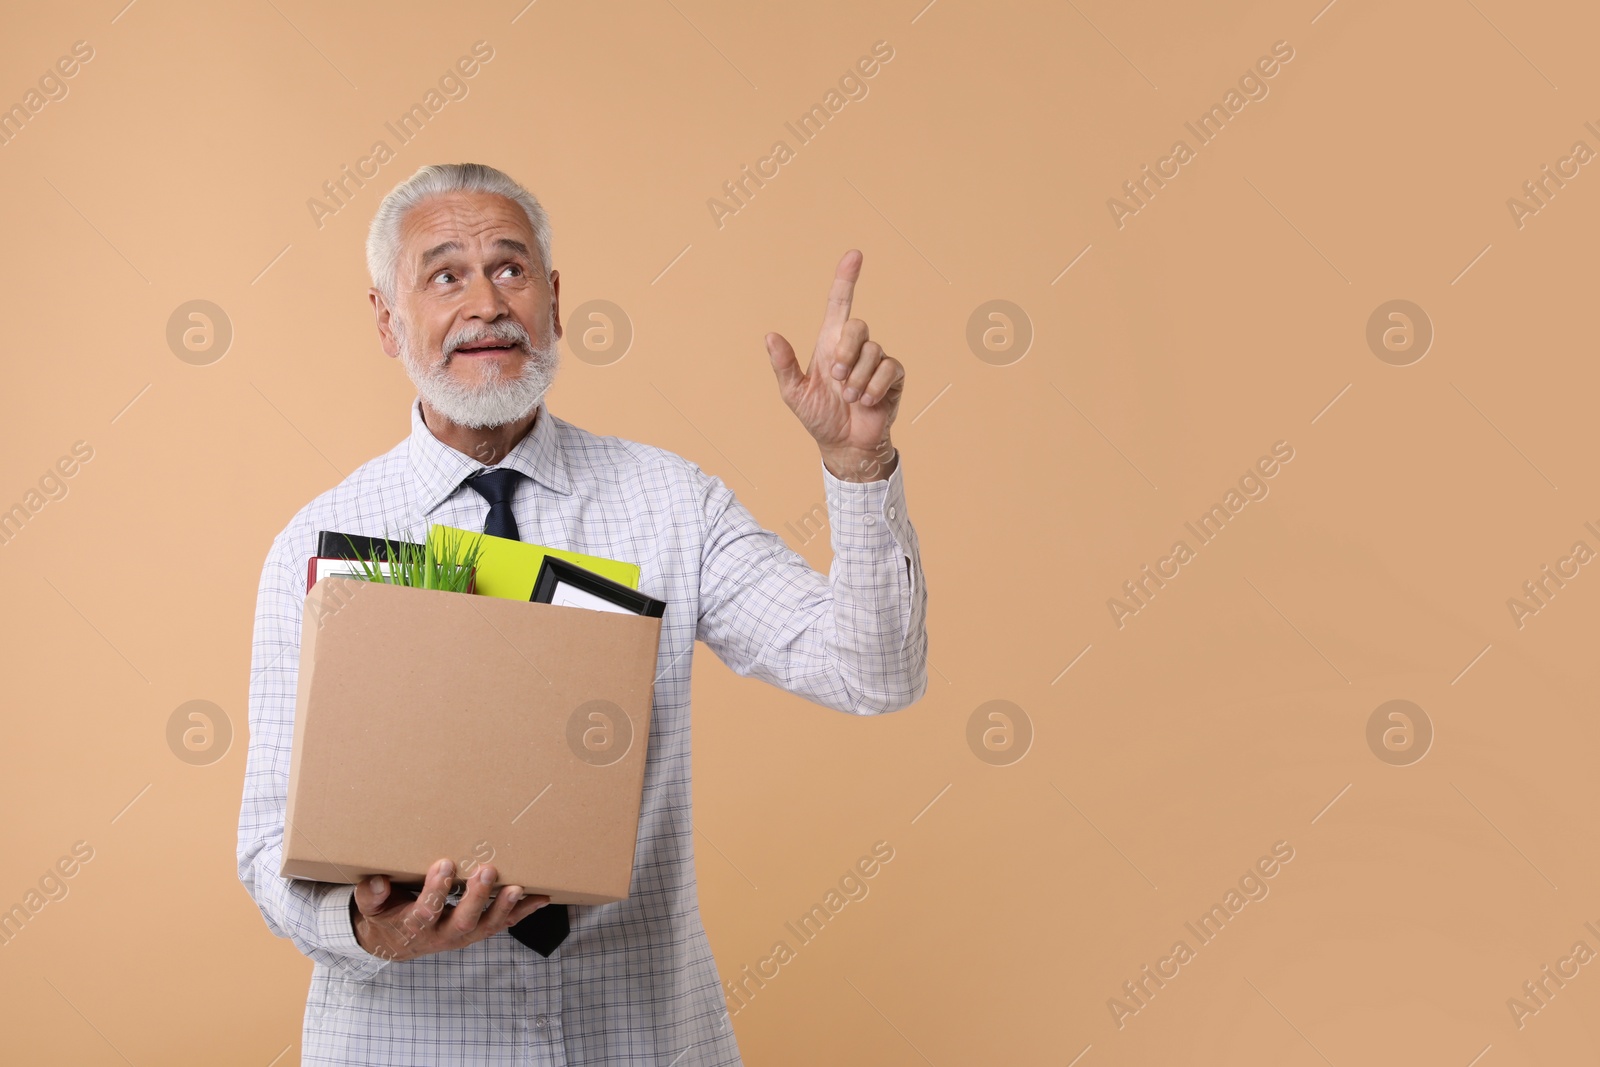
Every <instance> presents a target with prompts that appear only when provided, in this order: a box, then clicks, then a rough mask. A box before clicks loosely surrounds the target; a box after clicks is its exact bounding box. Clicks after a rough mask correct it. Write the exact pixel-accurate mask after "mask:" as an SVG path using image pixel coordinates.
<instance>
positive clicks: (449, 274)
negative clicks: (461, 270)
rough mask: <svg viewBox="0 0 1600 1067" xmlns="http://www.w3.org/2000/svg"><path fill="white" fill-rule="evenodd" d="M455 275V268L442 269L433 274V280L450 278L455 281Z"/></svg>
mask: <svg viewBox="0 0 1600 1067" xmlns="http://www.w3.org/2000/svg"><path fill="white" fill-rule="evenodd" d="M455 276H456V272H455V271H453V270H442V271H440V272H439V273H438V274H435V275H434V276H433V280H434V281H440V280H441V279H450V280H452V281H453V280H454V279H455Z"/></svg>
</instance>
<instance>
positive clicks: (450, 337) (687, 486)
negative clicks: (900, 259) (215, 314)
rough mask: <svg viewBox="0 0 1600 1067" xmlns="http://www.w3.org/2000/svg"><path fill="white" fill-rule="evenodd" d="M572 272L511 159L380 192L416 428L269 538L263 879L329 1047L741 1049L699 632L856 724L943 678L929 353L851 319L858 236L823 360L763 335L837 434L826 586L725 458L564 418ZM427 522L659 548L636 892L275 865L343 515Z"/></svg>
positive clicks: (787, 393) (813, 418)
mask: <svg viewBox="0 0 1600 1067" xmlns="http://www.w3.org/2000/svg"><path fill="white" fill-rule="evenodd" d="M550 263H551V259H550V226H549V222H548V220H547V219H546V216H545V213H544V210H543V209H542V208H541V207H540V205H539V202H538V201H537V200H536V199H535V198H534V197H533V196H532V195H530V194H529V193H528V192H527V191H526V190H525V189H523V188H522V186H520V185H519V184H517V183H516V182H515V181H514V180H512V179H511V178H509V177H508V176H506V175H505V174H503V173H501V172H500V171H498V170H495V169H493V168H491V167H487V166H483V165H481V164H455V165H445V166H429V167H423V168H422V169H421V170H419V171H418V172H417V173H416V174H414V175H412V176H411V177H410V178H408V179H407V180H406V181H404V182H402V183H401V184H400V185H398V186H397V187H396V188H395V189H394V190H393V191H392V192H390V193H389V195H388V196H387V197H385V198H384V200H383V202H382V204H381V205H379V208H378V211H377V214H376V216H375V217H374V219H373V221H372V227H371V231H370V233H369V235H368V238H367V265H368V269H369V270H370V272H371V275H372V286H373V287H372V289H370V290H369V296H370V299H371V301H372V306H373V309H374V312H375V315H376V318H377V328H378V334H379V336H380V338H381V339H382V342H383V350H384V351H385V352H386V353H387V354H388V355H390V356H392V357H398V358H399V359H400V360H401V362H402V363H403V364H404V365H405V368H406V372H407V373H408V375H409V376H410V378H411V380H412V382H413V383H414V384H415V385H416V389H417V394H418V397H417V399H416V400H415V401H413V403H412V406H411V433H410V436H409V437H407V438H406V439H405V440H404V441H402V442H400V443H399V444H398V445H396V446H395V447H394V448H393V449H391V450H390V451H388V452H387V453H385V454H383V455H381V456H379V457H377V458H376V459H373V460H371V461H370V462H368V463H365V464H363V465H362V466H361V467H360V468H359V469H357V470H356V471H355V472H354V473H353V474H351V475H350V476H349V477H348V478H346V479H345V480H344V481H343V482H341V483H339V484H338V485H337V486H335V487H334V488H332V489H330V490H328V491H327V492H325V493H323V494H321V495H320V496H318V497H317V498H316V499H314V500H312V501H311V502H310V503H309V504H307V505H306V506H305V507H304V508H302V509H301V510H300V512H299V513H298V514H296V515H295V516H294V518H293V519H292V520H291V521H290V522H289V524H288V526H287V527H285V528H284V529H283V531H282V532H280V533H279V534H278V535H277V537H276V538H275V539H274V540H273V543H272V547H271V550H270V551H269V552H268V554H267V559H266V564H265V567H264V568H263V571H262V575H261V585H260V589H259V594H258V601H257V608H256V621H255V636H254V643H253V648H252V656H251V675H250V752H249V759H248V765H247V768H246V772H245V783H244V798H243V803H242V806H241V811H240V817H239V850H238V861H239V877H240V879H241V881H243V883H244V885H245V887H246V888H247V889H248V890H249V892H250V894H251V896H252V897H253V898H254V899H255V901H256V904H257V905H258V906H259V907H260V909H261V913H262V915H263V916H264V917H265V919H266V922H267V926H268V927H269V928H270V929H271V930H272V932H273V933H275V934H277V935H278V936H280V937H287V938H290V939H291V940H292V941H293V942H294V944H295V945H296V946H297V947H298V948H299V949H300V950H301V951H302V952H304V953H305V954H306V955H307V956H309V957H310V958H311V959H312V960H313V963H314V965H313V968H312V977H311V988H310V991H309V994H308V996H307V1002H306V1012H305V1022H304V1033H303V1042H302V1048H301V1062H303V1063H305V1064H308V1065H309V1064H363V1065H367V1067H376V1065H379V1064H432V1065H441V1064H463V1065H466V1064H473V1065H488V1064H494V1065H498V1064H506V1065H510V1064H570V1065H580V1064H596V1065H598V1064H606V1065H611V1067H615V1065H619V1064H638V1065H641V1067H642V1065H645V1064H649V1065H651V1067H664V1065H666V1064H673V1065H674V1067H692V1065H726V1064H738V1063H740V1062H741V1061H740V1058H739V1049H738V1045H737V1043H736V1042H735V1040H734V1036H733V1031H732V1025H731V1023H730V1022H729V1018H728V1014H727V1011H726V1008H725V1006H724V1002H723V1000H724V998H723V991H722V987H721V986H720V984H719V983H718V979H717V970H716V966H715V964H714V962H713V960H712V957H711V951H710V947H709V946H708V944H707V942H706V935H705V928H704V927H703V926H702V925H701V921H700V910H699V900H698V896H697V894H696V890H695V875H694V840H693V826H694V823H693V819H692V814H691V808H690V796H691V792H690V781H689V768H690V746H689V737H690V732H689V724H690V717H689V693H690V688H689V678H690V662H691V659H692V652H693V649H694V642H695V641H696V640H697V639H698V640H701V641H704V642H705V643H706V645H707V646H708V647H709V648H710V649H711V650H712V651H713V652H715V653H716V654H717V656H718V657H719V658H721V659H722V661H723V662H724V663H726V664H728V666H729V667H731V668H732V669H733V670H734V671H735V672H737V673H738V674H740V675H744V676H750V675H753V676H755V677H757V678H761V679H764V680H765V681H768V682H771V683H772V684H774V685H777V686H780V687H782V688H783V689H786V690H788V691H789V692H791V693H797V694H799V695H801V696H804V697H806V698H807V699H809V700H812V701H814V702H816V703H818V704H822V705H825V706H827V707H830V708H834V709H837V710H839V711H845V712H850V713H852V714H857V715H873V714H878V713H881V712H886V711H893V710H896V709H898V708H901V707H904V706H906V705H908V704H910V703H912V702H914V701H915V700H917V699H918V698H919V697H920V696H921V695H922V693H923V692H924V690H925V689H926V688H927V672H926V668H925V664H926V661H927V634H926V631H925V629H924V620H925V617H926V611H927V591H926V589H925V588H924V585H923V578H922V564H921V558H920V555H919V553H918V548H917V538H916V534H915V532H914V531H913V530H912V527H911V522H910V519H909V517H908V516H907V514H906V504H905V495H904V490H903V487H902V484H901V471H900V457H899V454H898V452H897V451H896V449H895V448H894V446H893V445H892V444H891V443H890V440H889V428H890V425H891V424H892V423H893V422H894V418H895V413H896V410H897V409H898V407H899V402H900V396H901V391H902V388H903V382H904V377H905V372H904V368H903V367H902V366H901V365H900V363H899V362H898V361H896V360H895V359H892V358H891V357H889V356H887V355H885V354H884V351H883V348H882V347H881V346H880V345H879V344H878V342H876V341H873V340H870V339H869V338H868V332H867V324H866V323H865V322H862V321H861V320H860V319H853V318H851V317H850V305H851V297H852V294H853V292H854V289H855V283H856V279H857V278H858V276H859V274H860V271H861V254H860V253H859V252H857V251H855V250H853V249H852V250H851V251H849V252H846V253H845V255H844V257H843V258H842V259H841V260H840V261H839V265H838V268H837V271H836V273H835V277H834V279H833V284H832V289H831V290H830V291H829V293H828V300H827V308H826V311H825V313H824V316H823V321H822V331H821V335H820V336H819V337H818V339H817V343H816V347H815V349H814V350H813V353H812V356H811V359H810V361H809V365H808V366H807V367H806V368H805V369H804V370H802V369H801V368H800V366H799V362H798V360H797V359H796V357H795V353H794V349H793V348H792V347H791V346H790V344H789V342H788V341H786V340H785V339H784V338H783V337H782V336H780V335H779V334H776V333H772V334H768V335H767V336H766V347H767V354H768V357H769V359H770V361H771V364H772V368H773V371H774V373H775V374H776V377H777V382H778V392H779V395H780V396H781V397H782V399H783V402H784V403H785V404H786V405H787V406H788V408H789V409H790V410H791V411H792V412H793V413H794V414H795V415H796V416H797V417H798V418H799V420H800V422H801V424H802V425H804V427H805V428H806V430H807V431H808V432H809V433H810V434H811V436H812V437H813V438H815V440H816V442H817V446H818V448H819V449H820V452H821V457H820V459H821V462H820V466H821V468H822V470H821V476H822V482H823V487H824V491H825V494H826V500H827V507H828V522H829V526H830V530H831V539H832V547H833V554H834V559H833V565H832V567H831V568H830V571H829V575H828V576H827V577H826V578H824V577H823V576H822V575H821V574H819V573H818V572H816V571H815V570H813V569H812V568H811V567H810V566H809V565H808V564H807V563H806V562H805V560H804V559H803V558H802V557H801V556H800V555H798V554H797V553H796V552H794V551H793V550H791V549H790V548H789V547H788V546H787V545H786V544H785V543H784V542H783V541H782V539H780V538H779V537H778V536H777V535H776V534H773V533H771V532H770V531H768V530H765V529H763V528H762V527H761V526H760V525H759V524H758V523H757V522H756V521H755V519H754V518H753V517H752V516H751V515H750V513H749V511H748V510H746V508H745V507H744V505H743V504H741V503H740V502H739V501H738V500H737V499H736V498H735V497H734V494H733V493H732V491H730V490H729V489H728V487H727V486H726V485H724V484H723V482H722V480H721V479H720V478H718V477H716V476H715V475H710V474H706V473H705V472H704V471H702V470H701V469H700V468H699V467H698V466H696V465H695V464H694V463H692V462H690V461H688V460H686V459H684V458H682V457H680V456H677V455H675V454H673V453H671V452H668V451H666V450H664V449H661V448H655V447H652V446H650V445H644V444H638V443H636V442H633V441H628V440H624V439H621V438H617V437H601V436H597V435H595V434H592V433H589V432H588V431H586V430H583V429H580V428H579V427H577V426H574V425H572V424H571V423H568V422H564V421H562V420H561V419H560V418H559V417H557V416H556V415H554V414H553V413H552V412H551V411H550V409H549V407H548V405H547V404H546V403H545V394H546V391H547V390H548V389H549V387H550V383H551V381H552V379H553V378H554V376H555V372H556V367H557V363H558V347H557V346H558V342H559V339H560V337H561V335H562V329H561V320H560V303H559V299H560V292H561V279H560V276H559V274H558V273H557V272H556V271H555V270H554V269H552V268H551V266H550ZM431 523H443V524H445V525H449V526H457V527H465V528H469V529H485V530H487V531H489V532H498V533H501V534H502V535H505V536H513V537H520V538H521V539H522V540H525V541H531V542H535V543H538V544H543V545H550V546H554V547H560V548H566V549H571V550H574V551H579V552H585V553H590V554H594V555H599V556H607V557H611V558H615V559H623V560H628V561H631V562H635V563H638V564H639V565H640V569H641V576H640V588H641V590H643V591H644V592H646V593H649V594H650V595H651V596H654V597H656V598H657V599H659V600H663V601H665V602H666V603H667V605H668V607H667V610H666V615H665V617H664V619H663V620H662V627H661V644H660V649H659V658H658V661H657V678H656V683H655V699H654V703H653V706H652V709H651V719H650V737H649V749H648V760H647V764H646V768H645V777H644V797H643V803H642V807H641V809H640V813H639V833H638V845H637V849H636V852H635V858H634V873H633V881H632V885H631V887H630V889H629V895H628V898H627V899H626V900H623V901H620V902H618V903H614V904H606V905H603V906H593V907H588V906H585V907H579V906H569V905H562V904H549V903H548V898H547V897H544V896H533V895H523V893H522V890H521V887H519V886H502V887H500V890H499V892H498V893H497V894H496V896H495V899H494V900H493V901H492V902H490V900H489V897H490V893H491V888H492V886H493V885H494V882H495V879H496V872H495V870H494V868H493V866H492V864H490V865H486V866H485V867H484V868H483V869H482V870H480V871H475V872H473V875H474V876H473V877H472V878H470V879H468V880H467V883H466V888H465V891H464V895H463V896H462V897H461V899H460V902H459V903H458V904H455V905H454V906H450V905H449V904H448V903H447V902H446V900H445V896H444V894H445V892H446V891H447V890H448V889H449V888H450V887H451V885H452V884H453V882H454V881H455V873H456V872H455V871H454V869H453V868H452V866H451V863H450V861H449V860H448V859H441V860H440V861H438V862H437V863H436V864H435V865H434V866H433V868H432V870H431V871H430V872H429V874H428V878H427V881H426V883H425V885H424V886H423V887H422V890H421V891H420V893H419V894H415V895H414V894H413V893H412V892H408V891H406V890H405V889H403V888H400V887H393V886H391V885H390V884H389V883H388V880H387V879H385V878H381V877H373V878H370V879H367V880H365V881H363V882H362V883H360V884H358V885H357V886H355V887H351V886H349V885H335V884H329V883H321V882H309V881H301V880H295V879H289V878H283V877H280V876H279V874H278V870H279V865H280V862H281V859H282V854H283V820H284V804H285V795H286V791H287V787H288V779H289V757H290V745H291V738H292V735H293V729H294V704H295V683H296V674H297V669H298V660H299V641H300V624H301V614H302V610H303V607H304V600H305V585H304V575H305V567H306V560H307V559H308V557H310V556H311V555H313V554H314V550H315V539H316V534H317V531H318V530H323V529H328V530H341V531H345V532H350V533H365V534H369V535H373V536H384V535H387V534H389V533H391V532H393V531H396V530H399V531H408V532H409V536H410V538H411V539H412V540H422V539H423V537H424V536H425V535H426V531H427V529H428V526H429V524H431ZM402 536H405V535H404V534H403V535H402ZM497 654H498V653H496V652H495V651H494V650H492V649H486V650H485V655H497ZM439 728H440V729H441V730H449V729H455V728H457V727H456V726H455V724H453V723H450V722H448V721H444V720H441V721H440V723H439ZM498 743H500V741H499V739H498V738H494V737H485V738H483V744H484V745H485V746H491V745H495V744H498ZM394 788H395V789H397V790H400V789H420V790H423V791H427V790H432V789H470V788H472V786H471V783H470V782H395V783H394Z"/></svg>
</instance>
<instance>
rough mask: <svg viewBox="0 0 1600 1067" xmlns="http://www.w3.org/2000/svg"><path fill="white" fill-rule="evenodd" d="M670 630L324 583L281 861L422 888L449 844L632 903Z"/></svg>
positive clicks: (586, 898)
mask: <svg viewBox="0 0 1600 1067" xmlns="http://www.w3.org/2000/svg"><path fill="white" fill-rule="evenodd" d="M660 638H661V620H660V619H656V618H649V617H647V616H643V615H632V614H619V613H613V612H603V611H590V610H585V609H583V608H573V607H557V606H554V605H550V604H535V603H530V602H527V601H517V600H505V599H500V598H496V597H488V596H478V595H472V594H467V593H453V592H445V591H441V590H432V589H413V588H408V587H404V586H394V585H386V584H383V583H377V582H364V581H358V580H354V579H349V578H339V577H332V576H330V577H327V578H323V579H322V580H321V581H319V582H317V584H316V585H315V586H314V587H313V588H312V590H311V592H310V593H308V594H307V595H306V605H305V618H304V621H303V626H302V633H301V644H300V677H299V689H298V692H297V694H296V701H295V724H294V749H293V755H292V757H291V762H290V767H289V795H288V808H287V812H286V817H285V820H284V835H283V842H284V844H283V866H282V869H281V872H280V873H282V874H283V875H285V876H287V877H293V878H309V879H314V880H317V881H324V882H347V883H354V882H357V881H359V880H360V879H361V878H363V877H366V876H367V875H371V874H385V875H388V876H389V877H391V878H393V879H395V881H396V882H398V883H402V884H405V883H417V884H420V883H421V882H422V881H423V879H424V877H425V875H426V872H427V870H428V868H429V867H430V866H432V865H433V863H434V862H435V861H437V860H439V859H441V858H443V857H446V856H448V857H450V858H451V859H453V860H455V862H456V867H457V877H460V876H461V870H462V868H463V867H465V866H468V865H470V864H472V863H475V862H491V863H493V864H494V866H495V867H496V869H497V871H498V873H499V884H500V885H520V886H523V887H525V888H526V890H527V891H528V892H529V893H544V894H548V895H549V896H550V899H551V901H553V902H555V903H566V904H605V903H609V902H611V901H616V900H622V899H624V898H626V897H627V895H628V886H629V883H630V881H631V879H632V874H633V853H634V845H635V843H636V838H637V836H638V830H639V804H640V800H641V797H642V792H643V786H644V765H645V755H646V746H647V742H648V739H649V736H650V706H651V698H652V695H653V691H654V686H655V670H656V651H657V648H658V646H659V642H660ZM485 843H487V844H485ZM490 850H492V851H490Z"/></svg>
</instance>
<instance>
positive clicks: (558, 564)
mask: <svg viewBox="0 0 1600 1067" xmlns="http://www.w3.org/2000/svg"><path fill="white" fill-rule="evenodd" d="M562 584H565V585H571V586H575V587H576V588H578V589H581V590H583V591H584V592H586V593H592V594H594V595H595V596H597V597H599V598H600V599H602V600H607V601H610V602H611V603H613V604H615V605H617V607H619V608H622V609H624V610H626V611H631V612H633V613H634V614H635V615H644V616H647V617H649V618H653V619H659V618H661V617H662V616H663V615H665V614H666V611H667V605H666V602H665V601H661V600H657V599H656V598H655V597H652V596H649V595H647V594H645V593H641V592H639V590H637V589H629V588H628V587H627V586H625V585H623V584H622V583H621V582H614V581H612V580H611V579H610V578H607V577H606V576H605V575H602V574H596V573H595V572H594V571H592V570H589V569H588V568H587V567H580V566H578V565H577V564H576V563H570V562H568V561H567V560H564V559H561V558H560V557H559V556H545V557H544V559H543V560H542V561H541V562H540V563H539V575H538V577H536V578H535V579H534V581H533V595H532V596H530V597H529V598H528V599H529V600H531V601H533V602H534V603H535V604H549V603H551V602H552V601H553V600H554V599H555V594H556V587H557V586H559V585H562Z"/></svg>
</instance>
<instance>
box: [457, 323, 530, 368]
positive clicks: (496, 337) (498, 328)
mask: <svg viewBox="0 0 1600 1067" xmlns="http://www.w3.org/2000/svg"><path fill="white" fill-rule="evenodd" d="M485 341H510V342H511V343H513V344H515V345H517V346H518V347H520V348H521V349H522V351H523V352H524V353H527V352H530V351H532V350H533V338H531V337H529V336H528V331H527V330H525V329H523V328H522V324H521V323H518V322H513V321H512V320H510V319H504V320H501V321H500V322H491V323H484V324H480V325H477V326H464V327H462V328H461V329H460V330H457V331H456V332H455V333H453V334H451V335H450V336H449V337H446V338H445V341H444V358H445V359H446V360H448V359H449V358H450V357H451V356H453V355H455V352H456V349H458V348H465V347H466V346H468V345H476V344H482V343H483V342H485Z"/></svg>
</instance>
